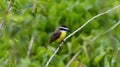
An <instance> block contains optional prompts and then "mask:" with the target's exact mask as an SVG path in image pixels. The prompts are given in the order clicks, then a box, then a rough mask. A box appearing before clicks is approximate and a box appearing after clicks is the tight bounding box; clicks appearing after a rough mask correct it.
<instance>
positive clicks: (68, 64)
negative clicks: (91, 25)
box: [66, 21, 120, 67]
mask: <svg viewBox="0 0 120 67" xmlns="http://www.w3.org/2000/svg"><path fill="white" fill-rule="evenodd" d="M119 24H120V21H118V22H117V23H116V24H115V25H113V26H112V27H111V28H109V29H108V30H106V31H105V32H103V33H101V34H98V35H97V36H96V37H94V38H93V39H92V40H91V42H94V41H95V40H96V39H97V38H98V37H100V36H102V35H104V34H106V33H108V32H110V31H112V30H113V29H115V28H116V27H117V26H118V25H119ZM82 51H83V48H81V49H80V50H79V51H78V52H77V53H76V54H75V55H74V56H73V57H72V59H71V60H70V61H69V62H68V63H67V65H66V67H69V66H70V64H71V63H72V62H73V61H74V60H75V59H76V58H77V57H78V55H79V54H81V53H82Z"/></svg>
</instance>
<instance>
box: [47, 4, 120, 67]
mask: <svg viewBox="0 0 120 67" xmlns="http://www.w3.org/2000/svg"><path fill="white" fill-rule="evenodd" d="M118 7H120V5H118V6H115V7H113V8H111V9H109V10H107V11H105V12H103V13H100V14H98V15H96V16H94V17H92V18H91V19H89V20H88V21H87V22H86V23H84V24H83V25H82V26H80V27H79V28H78V29H77V30H75V31H74V32H73V33H71V34H69V35H68V36H67V37H66V38H65V39H64V40H63V42H65V41H66V40H67V39H68V38H70V37H71V36H73V35H74V34H75V33H77V32H78V31H80V30H81V29H82V28H83V27H85V26H86V25H87V24H88V23H90V22H91V21H92V20H94V19H96V18H97V17H99V16H102V15H104V14H107V13H109V12H111V11H113V10H115V9H117V8H118ZM63 42H61V43H60V44H59V46H58V48H57V49H56V50H55V52H54V53H53V55H52V56H51V57H50V58H49V60H48V61H47V63H46V65H45V67H48V66H49V63H50V62H51V60H52V59H53V57H54V56H55V55H56V53H57V52H58V51H59V49H60V48H61V46H62V45H63Z"/></svg>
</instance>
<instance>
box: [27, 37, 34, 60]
mask: <svg viewBox="0 0 120 67" xmlns="http://www.w3.org/2000/svg"><path fill="white" fill-rule="evenodd" d="M33 42H34V35H32V37H31V40H30V44H29V47H28V51H27V56H28V58H29V57H30V53H31V49H32V46H33Z"/></svg>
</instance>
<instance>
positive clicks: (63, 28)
mask: <svg viewBox="0 0 120 67" xmlns="http://www.w3.org/2000/svg"><path fill="white" fill-rule="evenodd" d="M59 28H62V29H68V28H66V27H59Z"/></svg>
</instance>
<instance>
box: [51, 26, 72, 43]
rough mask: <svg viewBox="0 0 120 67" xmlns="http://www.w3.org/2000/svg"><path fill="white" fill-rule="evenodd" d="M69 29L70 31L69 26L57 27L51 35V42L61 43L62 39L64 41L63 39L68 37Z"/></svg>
mask: <svg viewBox="0 0 120 67" xmlns="http://www.w3.org/2000/svg"><path fill="white" fill-rule="evenodd" d="M69 31H70V30H69V28H67V27H66V26H61V27H59V28H57V29H56V30H55V32H54V33H53V34H52V36H51V37H50V41H49V44H50V43H52V42H54V41H55V42H58V43H60V42H61V41H63V39H64V38H65V37H66V33H67V32H69Z"/></svg>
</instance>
